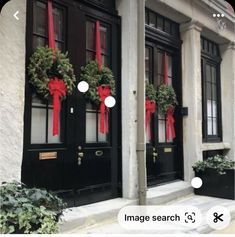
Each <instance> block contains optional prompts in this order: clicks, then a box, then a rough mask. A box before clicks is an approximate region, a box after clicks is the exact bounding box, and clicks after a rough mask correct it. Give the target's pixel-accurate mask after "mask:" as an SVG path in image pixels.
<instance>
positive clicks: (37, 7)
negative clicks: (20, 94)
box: [31, 1, 65, 144]
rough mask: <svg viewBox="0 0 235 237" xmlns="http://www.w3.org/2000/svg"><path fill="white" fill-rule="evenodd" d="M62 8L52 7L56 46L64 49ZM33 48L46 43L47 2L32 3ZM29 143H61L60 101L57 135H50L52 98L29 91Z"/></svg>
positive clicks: (61, 120) (62, 108) (62, 120)
mask: <svg viewBox="0 0 235 237" xmlns="http://www.w3.org/2000/svg"><path fill="white" fill-rule="evenodd" d="M64 14H65V13H64V10H63V9H62V8H59V7H54V9H53V15H54V27H55V40H56V47H57V48H59V49H60V50H62V51H64V49H65V36H64V31H65V29H64V26H65V22H64V19H65V15H64ZM33 16H34V18H33V42H32V43H33V49H34V50H35V49H36V48H37V47H38V46H45V45H47V44H48V43H47V42H48V33H47V32H48V28H47V25H48V23H47V4H46V2H43V1H34V4H33ZM31 101H32V102H31V144H46V143H62V142H63V141H64V135H63V130H64V108H65V102H64V101H63V102H62V104H61V105H62V106H61V113H60V118H59V127H60V129H59V135H58V136H52V113H53V105H52V100H48V101H47V100H43V99H42V98H39V97H38V95H37V94H36V93H35V92H34V91H32V93H31Z"/></svg>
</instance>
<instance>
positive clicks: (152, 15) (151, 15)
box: [149, 12, 156, 28]
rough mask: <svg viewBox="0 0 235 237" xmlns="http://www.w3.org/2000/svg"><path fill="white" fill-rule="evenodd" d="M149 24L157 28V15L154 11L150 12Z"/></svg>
mask: <svg viewBox="0 0 235 237" xmlns="http://www.w3.org/2000/svg"><path fill="white" fill-rule="evenodd" d="M149 25H150V26H152V27H155V28H156V15H155V14H154V13H152V12H150V13H149Z"/></svg>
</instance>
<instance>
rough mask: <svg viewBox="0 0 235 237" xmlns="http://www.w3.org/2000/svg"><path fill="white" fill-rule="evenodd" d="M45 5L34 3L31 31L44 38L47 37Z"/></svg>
mask: <svg viewBox="0 0 235 237" xmlns="http://www.w3.org/2000/svg"><path fill="white" fill-rule="evenodd" d="M46 8H47V7H46V4H45V3H42V2H39V1H34V9H33V12H34V20H33V31H34V33H37V34H40V35H43V36H46V35H47V15H46V13H47V11H46Z"/></svg>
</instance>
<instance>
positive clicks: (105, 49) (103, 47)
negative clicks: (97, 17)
mask: <svg viewBox="0 0 235 237" xmlns="http://www.w3.org/2000/svg"><path fill="white" fill-rule="evenodd" d="M100 40H101V51H102V53H104V54H107V53H108V45H107V43H108V42H107V28H106V27H104V26H101V27H100Z"/></svg>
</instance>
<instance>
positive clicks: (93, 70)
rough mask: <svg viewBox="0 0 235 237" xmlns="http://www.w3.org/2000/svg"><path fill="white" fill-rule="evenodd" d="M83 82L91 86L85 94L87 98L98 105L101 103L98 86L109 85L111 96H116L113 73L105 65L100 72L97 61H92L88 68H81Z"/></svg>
mask: <svg viewBox="0 0 235 237" xmlns="http://www.w3.org/2000/svg"><path fill="white" fill-rule="evenodd" d="M81 81H86V82H87V83H88V84H89V90H88V91H87V92H86V93H85V97H86V98H87V99H88V100H90V101H91V102H93V103H95V104H97V105H98V104H99V103H100V98H99V95H98V92H97V87H98V86H100V85H108V86H109V87H110V89H111V95H112V96H115V80H114V76H113V73H112V71H111V70H110V69H109V68H108V67H106V66H104V65H103V66H102V68H101V71H99V68H98V64H97V62H96V61H90V62H89V63H88V64H87V65H86V66H83V67H81Z"/></svg>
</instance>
